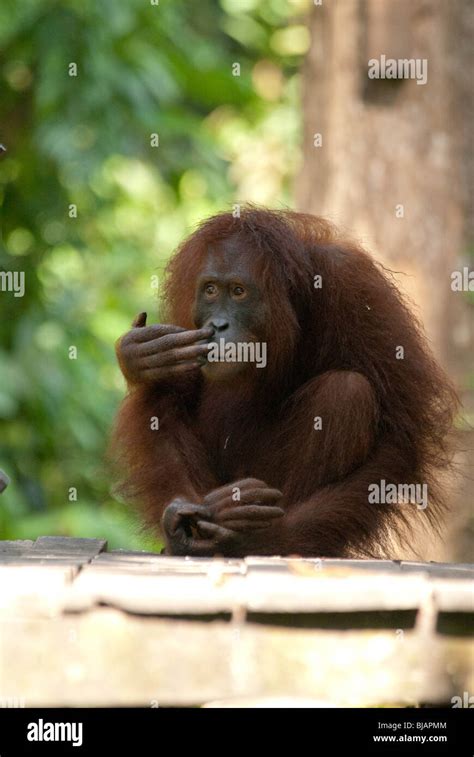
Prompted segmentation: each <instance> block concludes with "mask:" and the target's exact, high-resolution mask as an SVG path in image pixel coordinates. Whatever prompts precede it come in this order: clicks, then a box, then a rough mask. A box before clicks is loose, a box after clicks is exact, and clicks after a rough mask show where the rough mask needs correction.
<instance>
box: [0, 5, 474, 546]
mask: <svg viewBox="0 0 474 757" xmlns="http://www.w3.org/2000/svg"><path fill="white" fill-rule="evenodd" d="M473 27H474V20H473V7H472V4H471V3H470V0H451V1H450V2H449V3H446V2H443V0H396V2H393V0H337V2H336V1H335V2H326V0H323V3H322V4H321V3H320V2H318V0H200V2H199V3H193V2H189V0H121V1H120V3H117V2H112V0H23V1H22V2H21V3H18V2H17V1H16V0H3V1H2V3H1V5H0V142H2V143H3V144H4V145H5V146H6V148H7V152H6V153H5V155H4V157H2V158H1V159H0V208H1V242H0V271H3V272H8V271H11V272H24V273H25V294H24V296H23V297H15V296H14V294H13V293H12V292H9V291H0V308H1V309H0V314H1V318H0V468H2V469H3V470H5V472H6V473H7V474H8V475H9V477H10V478H11V484H10V486H9V487H8V489H7V490H6V491H5V493H4V494H2V495H1V498H0V538H2V539H22V538H30V539H31V538H35V537H36V536H38V535H44V534H50V535H52V534H61V535H75V536H90V537H105V538H107V539H108V540H109V545H110V547H111V548H117V547H123V548H128V549H141V548H144V549H153V548H156V547H158V546H159V545H158V543H157V542H156V541H154V540H153V538H152V537H151V536H149V535H146V534H143V533H142V532H141V530H140V524H139V523H138V522H137V520H136V519H135V518H134V516H133V514H132V513H131V512H130V509H129V508H127V506H126V504H125V503H122V502H119V501H117V499H115V498H114V497H113V496H112V494H111V491H110V490H111V477H110V471H109V470H108V468H107V466H106V464H105V462H104V453H105V448H106V443H107V436H108V432H109V429H110V426H111V423H112V420H113V417H114V414H115V412H116V410H117V407H118V404H119V402H120V399H121V397H122V396H123V394H124V391H125V385H124V382H123V380H122V378H121V375H120V372H119V370H118V367H117V365H116V362H115V354H114V343H115V341H116V339H117V338H118V337H119V336H120V335H121V334H123V333H124V332H125V331H127V330H128V328H129V327H130V323H131V320H132V318H133V316H134V315H135V314H136V313H137V312H139V311H142V310H146V311H147V312H148V314H149V318H148V320H149V322H153V321H154V320H155V318H156V313H157V310H158V299H159V284H160V281H161V280H162V273H163V267H164V265H165V263H166V260H167V259H168V257H169V256H170V254H171V253H172V251H173V249H174V248H175V247H176V245H177V244H178V243H179V242H180V240H181V239H182V238H183V237H184V236H186V235H187V234H188V233H189V232H190V231H192V229H193V227H194V225H195V224H196V223H197V222H198V221H199V220H201V219H203V218H205V217H206V216H209V215H211V214H212V213H214V212H217V211H220V210H223V209H229V208H232V205H233V204H234V203H240V202H248V201H251V202H257V203H260V204H262V205H268V206H273V207H284V206H289V207H294V208H296V209H300V210H306V211H309V212H312V213H316V214H321V215H325V216H327V217H329V218H331V220H333V221H334V222H336V223H337V224H338V225H339V226H342V227H343V228H344V229H346V230H347V231H348V233H350V234H352V235H353V236H355V237H356V238H358V239H359V240H360V241H361V242H362V243H363V244H365V245H366V246H367V247H368V249H370V250H371V251H372V253H373V254H374V255H375V256H376V257H378V259H379V260H381V261H382V262H383V263H384V264H385V265H387V266H388V267H390V268H391V269H393V270H395V271H397V274H396V275H397V280H398V282H399V284H400V286H401V287H402V288H403V289H404V291H405V292H406V293H407V295H408V296H409V297H410V298H411V301H412V304H413V308H414V310H415V311H416V312H417V313H418V315H419V316H420V317H421V318H422V319H423V321H424V323H425V325H426V328H427V331H428V335H429V337H430V339H431V342H432V344H433V348H434V350H435V351H436V353H437V355H438V357H439V359H440V360H441V361H442V362H443V364H444V365H445V367H446V369H447V370H448V372H449V373H450V375H451V376H452V378H453V380H454V381H455V383H456V385H457V387H458V389H459V392H460V394H461V396H462V399H463V401H464V407H465V409H464V413H463V416H462V417H460V418H459V419H458V427H459V430H460V434H461V437H462V444H461V449H460V452H459V454H458V456H457V459H456V469H457V471H458V474H459V475H458V477H457V479H456V480H455V481H453V484H452V500H453V505H454V510H453V515H452V517H451V518H450V520H449V523H448V526H447V529H446V533H445V534H444V536H445V539H444V544H443V546H442V545H441V543H440V544H439V545H437V546H436V550H435V549H434V548H433V549H431V550H430V553H429V555H428V558H429V559H459V560H464V559H465V560H469V559H472V544H473V530H474V528H473V523H472V517H471V516H470V510H471V508H472V472H471V473H470V472H469V469H470V462H469V454H470V453H469V450H470V449H472V442H471V439H472V436H471V432H470V431H469V428H470V426H469V419H470V418H471V419H472V407H473V399H472V398H473V394H474V371H473V368H472V362H471V355H472V346H473V333H472V322H473V321H472V308H473V304H474V293H473V292H472V291H469V285H468V284H467V285H464V286H463V287H462V289H461V291H453V289H452V286H451V284H452V278H451V277H452V273H453V272H455V271H460V272H462V271H463V270H464V269H465V268H466V269H467V268H469V270H472V257H470V256H472V238H473V218H472V188H473V170H472V168H473V160H474V158H473V154H474V153H473V150H472V142H471V132H472V127H473V126H474V123H473V95H472V85H471V78H472V70H473V61H472V52H471V47H472V34H473V31H474V28H473ZM381 54H385V55H386V56H387V58H390V57H392V58H396V59H398V58H422V59H426V60H427V61H428V82H427V83H426V84H425V85H422V86H419V85H417V83H416V81H414V80H402V79H398V80H387V79H386V80H380V79H379V80H370V79H369V78H368V76H367V65H368V61H369V60H370V59H372V58H378V57H379V56H380V55H381ZM470 240H471V241H470ZM467 281H468V280H467ZM0 283H1V282H0ZM473 287H474V284H473ZM471 471H472V469H471Z"/></svg>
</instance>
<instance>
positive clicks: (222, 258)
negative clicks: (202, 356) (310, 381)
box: [194, 239, 265, 381]
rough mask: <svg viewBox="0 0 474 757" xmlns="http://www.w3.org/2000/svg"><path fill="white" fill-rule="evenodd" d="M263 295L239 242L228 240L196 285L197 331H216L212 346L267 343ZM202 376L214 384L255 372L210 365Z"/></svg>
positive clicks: (212, 254) (211, 256)
mask: <svg viewBox="0 0 474 757" xmlns="http://www.w3.org/2000/svg"><path fill="white" fill-rule="evenodd" d="M263 302H264V301H263V297H262V296H261V292H260V290H259V289H258V287H257V286H256V284H255V283H254V281H253V280H252V277H251V273H250V271H249V266H248V263H247V259H246V258H245V257H244V256H243V255H242V254H241V252H240V249H239V242H238V241H237V240H233V239H228V240H225V241H224V242H222V243H221V245H220V246H219V247H217V248H216V249H214V250H211V251H210V252H209V255H208V257H207V260H206V263H205V265H204V268H203V269H202V271H201V273H200V275H199V277H198V279H197V282H196V298H195V303H194V321H195V324H196V326H197V328H206V327H210V328H212V329H213V332H214V333H213V337H212V339H211V340H210V341H211V342H217V343H220V340H221V339H224V340H225V342H226V343H228V342H231V343H234V344H238V343H242V342H247V343H250V342H257V341H259V339H263V335H264V324H265V307H264V304H263ZM202 363H203V367H202V373H203V375H204V377H205V378H206V379H209V380H213V381H232V380H233V379H234V378H236V377H237V376H239V377H240V376H241V375H242V374H243V373H244V372H248V371H249V370H252V365H251V364H249V363H246V362H225V361H219V362H208V361H207V360H203V361H202Z"/></svg>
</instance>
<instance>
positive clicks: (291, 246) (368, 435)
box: [114, 207, 457, 556]
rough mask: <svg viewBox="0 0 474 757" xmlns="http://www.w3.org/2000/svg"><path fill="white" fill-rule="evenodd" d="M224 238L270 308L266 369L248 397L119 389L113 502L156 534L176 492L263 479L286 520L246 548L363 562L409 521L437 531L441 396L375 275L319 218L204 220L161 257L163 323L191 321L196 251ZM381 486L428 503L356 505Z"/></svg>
mask: <svg viewBox="0 0 474 757" xmlns="http://www.w3.org/2000/svg"><path fill="white" fill-rule="evenodd" d="M234 235H238V238H239V239H240V240H241V242H242V243H243V245H241V246H243V247H244V249H245V251H246V254H248V256H249V262H250V265H251V270H253V271H254V275H255V277H256V280H257V281H258V282H259V286H260V287H261V288H262V289H263V292H264V297H265V298H266V300H267V302H268V303H269V312H270V319H269V322H268V324H267V327H268V331H267V334H266V339H267V342H268V358H269V362H268V366H267V368H266V369H265V370H262V371H258V373H259V381H258V384H257V385H256V387H255V388H254V390H253V391H252V393H251V395H250V396H249V395H248V393H246V391H245V390H244V389H243V388H239V387H235V388H233V389H232V391H229V389H225V388H224V387H220V386H219V385H218V384H217V385H213V386H212V389H211V390H207V389H205V388H203V382H202V379H201V378H200V377H199V376H198V377H197V378H193V379H189V378H180V379H179V381H178V382H176V383H175V384H174V385H169V386H163V385H160V387H159V388H158V387H140V388H138V389H135V390H133V391H132V392H130V393H129V394H128V396H127V397H126V399H125V401H124V404H123V406H122V408H121V411H120V414H119V417H118V421H117V425H116V429H115V442H114V449H115V452H116V454H117V456H118V459H119V463H120V465H121V469H122V470H124V471H125V472H126V474H125V476H124V477H123V479H124V480H123V481H122V492H123V493H124V495H125V496H126V497H127V498H129V499H130V500H133V501H136V502H137V503H139V504H140V505H141V507H142V508H143V512H144V516H145V518H146V521H147V522H148V523H149V524H151V525H152V526H153V527H155V528H156V527H158V525H159V522H160V517H161V514H162V512H163V510H164V508H165V507H166V505H167V504H168V503H169V502H170V501H171V500H172V499H173V498H175V497H176V496H178V495H182V496H184V497H186V498H189V499H190V500H191V501H200V500H201V499H202V496H203V495H205V494H206V493H207V492H208V491H210V490H211V489H213V488H215V487H217V486H219V485H222V484H223V483H228V482H231V481H235V480H237V479H239V478H242V477H245V476H251V477H255V478H259V479H262V480H264V481H265V482H266V483H267V485H268V486H271V487H277V488H279V489H281V490H282V491H283V503H282V504H283V507H284V508H285V510H286V515H285V516H284V517H283V518H281V519H280V520H278V521H276V522H274V524H272V525H271V526H270V527H269V528H267V529H264V530H263V531H259V532H256V533H255V534H252V533H251V534H249V535H248V540H247V543H246V548H245V550H244V551H245V553H246V554H251V553H257V554H295V553H298V554H301V555H311V556H348V555H353V554H359V555H378V554H384V553H386V544H387V543H388V538H389V537H390V534H391V533H392V531H394V532H395V533H397V534H398V535H400V534H401V533H402V532H403V531H404V528H405V525H406V523H407V521H408V520H409V519H410V518H409V517H407V515H408V514H409V513H410V514H411V513H417V514H418V516H419V517H420V518H421V519H423V520H424V521H426V522H430V523H434V524H436V523H439V519H440V515H441V514H442V511H443V502H442V496H441V487H440V486H439V482H438V479H439V474H440V472H442V470H443V469H444V468H446V467H447V466H448V464H449V449H448V436H449V432H450V430H451V426H452V421H453V415H454V413H455V410H456V402H457V401H456V396H455V393H454V391H453V389H452V387H451V385H450V383H449V382H448V380H447V379H446V377H445V375H444V373H443V372H442V370H441V369H440V367H439V366H438V365H437V363H436V361H435V360H434V358H433V357H432V355H431V353H430V350H429V348H428V347H427V344H426V341H425V338H424V336H423V335H422V332H421V330H420V328H419V325H418V324H417V322H416V321H415V319H414V317H413V315H412V314H411V312H410V311H409V310H408V309H407V307H406V305H405V304H404V302H403V300H402V297H401V295H400V293H399V292H398V290H397V288H396V287H395V285H394V283H393V281H392V280H391V278H390V276H389V275H387V274H386V273H385V272H384V271H383V270H382V268H381V267H380V266H378V265H377V264H375V263H374V262H373V260H372V259H371V258H370V257H369V256H368V255H367V254H366V253H365V252H364V251H363V250H362V249H361V248H360V247H358V246H357V245H355V244H354V243H352V242H348V241H347V240H344V239H342V238H340V237H339V236H338V234H337V232H336V231H335V229H334V228H333V227H332V226H331V225H330V224H329V223H327V222H326V221H324V220H323V219H321V218H316V217H312V216H309V215H303V214H298V213H293V212H288V211H282V212H277V211H269V210H261V209H255V208H252V207H250V208H246V209H245V210H244V211H242V214H241V218H240V219H234V218H233V217H232V215H231V214H230V213H222V214H220V215H218V216H215V217H213V218H210V219H209V220H207V221H205V222H204V223H203V224H202V225H201V226H200V227H199V229H198V230H197V231H196V232H195V233H194V234H193V235H192V236H191V237H190V238H189V239H187V240H186V241H185V242H184V243H183V244H182V245H181V247H180V248H179V249H178V251H177V253H176V254H175V256H174V257H173V258H172V260H171V261H170V263H169V266H168V280H167V286H166V292H165V298H164V313H163V316H164V317H163V319H162V320H163V322H168V323H173V324H177V325H179V326H184V327H188V328H194V323H193V320H192V315H191V309H192V303H193V298H194V282H195V280H196V276H197V274H198V272H199V270H200V268H201V266H202V264H203V261H204V259H205V256H206V254H207V250H208V249H209V247H210V246H211V245H213V244H215V243H216V242H217V241H219V240H223V239H226V238H228V237H230V236H234ZM317 274H320V275H321V276H322V282H323V283H322V289H315V288H314V286H313V277H314V276H315V275H317ZM398 346H403V348H404V351H405V357H404V359H403V360H397V359H396V348H397V347H398ZM348 371H351V372H356V373H355V374H354V373H351V374H349V373H348ZM151 416H158V417H159V420H160V430H159V432H156V431H151V430H150V417H151ZM315 416H322V418H323V431H320V432H317V431H315V430H314V429H313V418H314V417H315ZM226 439H227V442H228V444H227V445H226V444H225V442H226ZM381 479H385V480H386V481H387V482H390V483H405V484H407V483H417V482H420V483H427V484H428V490H429V506H428V508H427V509H426V510H424V511H418V510H416V508H415V507H414V505H387V504H381V505H374V504H369V502H368V486H369V484H371V483H374V482H379V481H380V480H381Z"/></svg>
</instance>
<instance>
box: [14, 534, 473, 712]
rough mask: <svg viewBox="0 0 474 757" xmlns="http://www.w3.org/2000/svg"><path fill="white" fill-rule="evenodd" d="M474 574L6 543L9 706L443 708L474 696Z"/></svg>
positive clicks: (427, 567)
mask: <svg viewBox="0 0 474 757" xmlns="http://www.w3.org/2000/svg"><path fill="white" fill-rule="evenodd" d="M473 577H474V569H473V566H472V565H441V564H435V563H413V562H410V563H405V562H390V561H358V560H317V559H313V560H308V559H282V558H278V557H275V558H258V557H252V558H247V559H245V560H236V559H235V560H234V559H232V560H223V559H204V558H200V559H189V558H178V557H164V556H160V555H157V554H150V553H144V552H126V551H122V550H116V551H112V552H107V547H106V543H105V542H104V541H100V540H95V539H70V538H58V537H42V538H40V539H37V540H36V541H35V542H34V543H33V542H31V541H14V542H0V705H1V704H2V703H3V706H9V705H10V703H16V704H18V703H20V704H24V705H26V706H36V705H53V706H77V705H87V706H89V705H90V706H93V705H110V706H113V705H144V706H169V705H181V704H203V703H209V702H211V701H213V700H226V701H227V700H229V701H231V702H237V701H239V699H240V698H249V697H252V698H262V697H287V698H288V697H289V698H296V701H298V699H299V698H305V699H306V700H311V701H317V702H318V703H319V704H327V705H329V706H331V705H335V706H349V705H353V706H359V705H377V704H382V705H383V704H392V705H396V704H401V705H416V704H441V703H444V704H450V700H451V698H452V697H453V696H461V697H462V696H463V692H465V691H466V692H469V691H470V692H473V691H474V676H473V667H472V663H473V655H474V647H473V642H472V637H471V636H469V633H471V634H472V631H473V619H474V587H473Z"/></svg>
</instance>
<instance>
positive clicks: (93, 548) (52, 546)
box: [31, 536, 107, 558]
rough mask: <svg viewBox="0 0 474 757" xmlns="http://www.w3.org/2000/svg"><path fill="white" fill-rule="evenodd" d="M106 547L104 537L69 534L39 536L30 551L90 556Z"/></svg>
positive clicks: (46, 553)
mask: <svg viewBox="0 0 474 757" xmlns="http://www.w3.org/2000/svg"><path fill="white" fill-rule="evenodd" d="M106 548H107V541H106V540H105V539H79V538H77V539H76V538H72V537H69V536H40V537H39V538H38V539H36V541H35V543H34V544H33V546H32V548H31V549H32V551H34V552H37V553H38V552H42V553H44V554H45V555H53V554H58V553H61V554H68V555H70V554H75V555H77V554H80V555H84V556H89V557H90V558H92V557H94V556H95V555H98V554H99V553H100V552H102V551H103V550H104V549H106Z"/></svg>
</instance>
